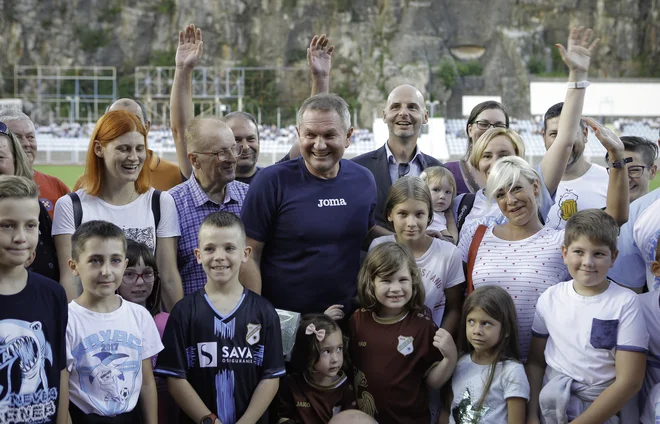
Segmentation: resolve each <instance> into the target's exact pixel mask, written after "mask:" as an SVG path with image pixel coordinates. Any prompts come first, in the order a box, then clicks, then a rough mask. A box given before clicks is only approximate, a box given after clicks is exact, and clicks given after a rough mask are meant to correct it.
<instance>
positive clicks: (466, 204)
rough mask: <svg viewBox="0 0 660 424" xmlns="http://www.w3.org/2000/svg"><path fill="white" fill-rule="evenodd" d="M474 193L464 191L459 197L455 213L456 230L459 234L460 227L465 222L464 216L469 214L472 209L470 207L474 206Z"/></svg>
mask: <svg viewBox="0 0 660 424" xmlns="http://www.w3.org/2000/svg"><path fill="white" fill-rule="evenodd" d="M476 197H477V196H476V195H475V194H474V193H466V194H465V195H463V197H462V198H461V203H459V204H458V211H457V213H456V229H457V230H458V234H459V236H460V234H461V228H463V224H465V218H467V216H468V215H469V214H470V211H471V210H472V207H473V206H474V199H476Z"/></svg>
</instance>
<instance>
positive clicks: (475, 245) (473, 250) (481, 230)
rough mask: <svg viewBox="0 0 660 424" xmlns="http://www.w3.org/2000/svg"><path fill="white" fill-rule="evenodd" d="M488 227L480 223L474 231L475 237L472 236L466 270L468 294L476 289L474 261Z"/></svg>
mask: <svg viewBox="0 0 660 424" xmlns="http://www.w3.org/2000/svg"><path fill="white" fill-rule="evenodd" d="M487 229H488V227H486V226H485V225H479V227H477V231H475V232H474V237H472V242H471V243H470V250H468V261H467V272H466V276H465V277H466V281H467V292H468V294H470V293H472V291H474V284H473V282H472V271H473V270H474V263H475V262H476V261H477V252H478V251H479V245H480V244H481V240H483V239H484V234H486V230H487Z"/></svg>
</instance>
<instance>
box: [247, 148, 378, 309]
mask: <svg viewBox="0 0 660 424" xmlns="http://www.w3.org/2000/svg"><path fill="white" fill-rule="evenodd" d="M375 207H376V183H375V180H374V177H373V175H372V174H371V172H370V171H369V170H368V169H366V168H363V167H362V166H360V165H358V164H356V163H353V162H351V161H347V160H344V159H342V160H341V161H340V169H339V173H338V175H337V176H336V177H335V178H333V179H327V180H324V179H320V178H317V177H315V176H314V175H312V174H311V173H310V172H309V171H308V170H307V167H306V166H305V163H304V160H303V158H302V157H300V158H298V159H297V160H291V161H288V162H283V163H279V164H275V165H272V166H269V167H267V168H264V169H263V170H261V171H260V172H259V174H257V176H256V177H255V178H254V180H252V183H251V184H250V190H249V191H248V194H247V196H246V198H245V206H244V208H243V211H242V213H241V218H242V219H243V223H244V224H245V231H246V233H247V236H248V237H249V238H251V239H253V240H256V241H258V242H262V243H264V248H263V252H262V256H261V279H262V287H263V288H262V294H263V296H264V297H266V298H267V299H268V300H270V301H271V302H272V303H273V305H274V306H275V307H276V308H279V309H286V310H290V311H295V312H301V313H310V312H323V311H324V310H325V309H326V308H327V307H328V306H330V305H333V304H348V303H350V301H351V299H352V298H353V297H354V296H355V294H356V292H357V284H356V278H357V274H358V271H359V268H360V251H361V249H362V244H363V242H364V239H365V237H366V235H367V233H368V232H369V230H370V229H371V227H372V226H373V225H374V224H375V218H374V210H375Z"/></svg>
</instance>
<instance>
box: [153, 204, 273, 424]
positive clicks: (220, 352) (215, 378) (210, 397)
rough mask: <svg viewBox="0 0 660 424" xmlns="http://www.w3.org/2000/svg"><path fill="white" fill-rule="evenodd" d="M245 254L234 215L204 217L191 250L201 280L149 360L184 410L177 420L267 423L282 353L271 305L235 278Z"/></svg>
mask: <svg viewBox="0 0 660 424" xmlns="http://www.w3.org/2000/svg"><path fill="white" fill-rule="evenodd" d="M249 255H250V248H249V247H247V246H246V242H245V230H244V228H243V224H242V223H241V220H240V219H239V218H238V217H237V216H236V215H234V214H232V213H229V212H214V213H212V214H210V215H208V216H207V217H206V218H205V219H204V221H203V222H202V225H201V227H200V229H199V246H198V248H197V249H195V256H196V257H197V261H198V262H199V263H200V264H201V265H202V267H203V268H204V272H205V273H206V276H207V283H206V285H205V286H204V287H203V288H202V289H200V290H198V291H197V292H195V293H193V294H191V295H189V296H186V297H185V298H183V299H182V300H180V301H179V302H178V303H177V304H176V305H175V306H174V309H173V310H172V313H171V314H170V318H169V320H168V322H167V326H166V327H165V333H164V334H163V344H164V345H165V350H164V351H163V352H162V353H161V354H160V355H159V356H158V362H157V364H156V374H157V375H160V376H163V377H167V378H168V385H169V388H170V393H171V394H172V396H173V397H174V399H175V400H176V402H177V403H178V404H179V406H180V407H181V410H182V412H184V413H185V416H184V414H182V417H181V421H180V422H182V423H203V424H217V423H219V422H221V423H222V424H234V423H236V422H237V421H238V420H240V419H242V418H243V419H244V420H245V421H246V422H256V423H263V424H265V423H267V422H268V416H267V414H266V411H267V408H268V406H269V405H270V403H271V401H272V400H273V398H274V397H275V394H276V393H277V389H278V386H279V378H280V377H282V376H284V374H285V371H284V355H283V353H282V340H281V333H280V322H279V318H278V316H277V313H276V312H275V309H274V308H273V306H272V305H271V304H270V303H269V302H268V301H267V300H265V299H264V298H262V297H261V296H259V295H257V294H255V293H253V292H251V291H249V290H247V289H245V288H243V286H242V285H241V283H240V282H239V281H238V271H239V269H240V265H241V264H242V263H244V262H245V261H247V259H248V257H249Z"/></svg>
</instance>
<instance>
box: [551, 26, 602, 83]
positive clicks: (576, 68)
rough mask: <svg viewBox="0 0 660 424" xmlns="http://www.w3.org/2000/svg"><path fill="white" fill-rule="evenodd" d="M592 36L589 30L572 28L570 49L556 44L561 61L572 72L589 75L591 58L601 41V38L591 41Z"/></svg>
mask: <svg viewBox="0 0 660 424" xmlns="http://www.w3.org/2000/svg"><path fill="white" fill-rule="evenodd" d="M591 36H592V31H591V29H589V28H584V27H577V28H572V29H571V33H570V35H569V36H568V44H567V46H568V47H564V46H563V45H561V44H556V47H557V48H558V49H559V54H560V55H561V59H562V60H563V61H564V63H565V64H566V66H568V69H570V70H571V71H572V72H579V73H587V72H588V71H589V63H590V62H591V56H592V55H593V53H594V50H595V49H596V46H597V45H598V42H599V41H600V39H599V38H596V39H594V40H593V41H591Z"/></svg>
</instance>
